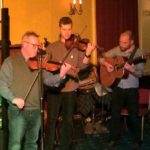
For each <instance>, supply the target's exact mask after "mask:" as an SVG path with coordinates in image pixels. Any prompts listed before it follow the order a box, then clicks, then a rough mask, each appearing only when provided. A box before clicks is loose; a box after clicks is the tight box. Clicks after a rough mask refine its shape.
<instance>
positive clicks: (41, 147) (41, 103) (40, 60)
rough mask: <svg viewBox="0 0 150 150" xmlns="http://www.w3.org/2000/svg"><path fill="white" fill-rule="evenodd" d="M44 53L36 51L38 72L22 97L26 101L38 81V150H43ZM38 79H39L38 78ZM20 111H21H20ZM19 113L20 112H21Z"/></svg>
mask: <svg viewBox="0 0 150 150" xmlns="http://www.w3.org/2000/svg"><path fill="white" fill-rule="evenodd" d="M44 54H45V53H43V51H41V50H40V49H39V50H38V62H37V63H38V72H37V74H36V76H35V78H34V80H33V82H32V83H31V86H30V87H29V89H28V91H27V94H26V95H25V97H24V100H25V101H26V99H27V97H28V96H29V94H30V92H31V90H32V88H33V86H34V84H35V82H36V81H37V79H38V82H39V83H40V84H39V85H40V86H39V95H40V99H39V100H40V113H41V130H40V150H44V123H43V122H44V109H43V80H42V56H43V55H44ZM38 77H39V78H38ZM21 111H22V110H21ZM21 111H20V112H21Z"/></svg>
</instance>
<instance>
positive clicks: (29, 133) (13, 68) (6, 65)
mask: <svg viewBox="0 0 150 150" xmlns="http://www.w3.org/2000/svg"><path fill="white" fill-rule="evenodd" d="M38 47H39V36H38V35H37V34H36V33H35V32H31V31H29V32H26V33H25V34H24V35H23V36H22V46H21V52H19V53H17V54H16V55H15V56H9V57H8V58H6V59H5V61H4V62H3V64H2V67H1V70H0V95H1V96H3V97H4V98H5V99H6V100H7V102H8V103H9V107H8V120H9V144H8V150H20V149H24V150H37V140H38V137H39V130H40V126H41V110H40V93H39V88H40V82H39V79H38V77H39V72H38V70H37V69H36V70H35V71H31V68H30V67H31V66H28V62H29V59H30V58H32V57H35V56H37V51H38ZM69 68H70V65H68V64H66V65H62V67H61V71H60V74H59V76H60V78H63V77H64V76H65V74H66V72H67V71H68V70H69ZM57 78H58V77H57V76H52V79H55V80H57ZM34 81H35V82H34ZM59 81H61V80H59ZM32 83H34V84H33V85H32ZM49 84H51V85H53V83H52V82H49ZM31 86H32V88H31V89H30V87H31ZM29 89H30V90H29ZM23 139H24V140H23Z"/></svg>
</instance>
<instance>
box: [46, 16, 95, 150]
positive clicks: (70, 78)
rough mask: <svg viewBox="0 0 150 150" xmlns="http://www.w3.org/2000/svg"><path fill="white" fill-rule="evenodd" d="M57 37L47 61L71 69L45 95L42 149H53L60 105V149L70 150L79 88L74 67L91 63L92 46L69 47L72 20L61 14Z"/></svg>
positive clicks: (51, 45)
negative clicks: (67, 45) (84, 47)
mask: <svg viewBox="0 0 150 150" xmlns="http://www.w3.org/2000/svg"><path fill="white" fill-rule="evenodd" d="M59 31H60V38H59V40H58V41H56V42H54V43H52V44H50V45H49V46H48V48H47V54H48V56H49V57H48V60H53V61H57V62H60V63H67V64H70V65H71V69H70V70H69V72H68V73H67V75H66V77H65V81H64V83H63V86H62V88H61V89H60V90H59V91H57V92H54V91H50V92H49V93H47V94H48V112H47V127H46V130H45V150H53V145H54V140H55V127H56V121H57V117H58V114H59V111H60V108H61V114H62V119H63V122H62V132H61V142H60V144H61V145H60V146H61V147H60V149H61V150H70V146H71V137H72V128H73V120H72V117H73V113H74V107H75V101H76V89H77V87H78V81H77V71H76V68H84V67H86V66H87V65H88V63H89V62H90V56H91V53H92V51H93V49H94V48H95V46H94V45H92V44H90V43H88V44H87V48H86V50H85V51H79V50H78V48H77V47H74V46H71V48H70V49H69V50H68V49H67V48H66V46H65V42H66V40H67V39H69V38H70V36H71V35H72V20H71V19H70V18H69V17H62V18H61V19H60V20H59Z"/></svg>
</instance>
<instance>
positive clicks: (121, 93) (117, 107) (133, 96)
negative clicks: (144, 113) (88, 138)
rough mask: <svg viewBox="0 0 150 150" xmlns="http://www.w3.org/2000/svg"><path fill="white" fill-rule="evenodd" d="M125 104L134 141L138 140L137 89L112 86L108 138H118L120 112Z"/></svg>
mask: <svg viewBox="0 0 150 150" xmlns="http://www.w3.org/2000/svg"><path fill="white" fill-rule="evenodd" d="M124 104H125V105H126V106H127V108H128V112H129V119H130V129H131V131H132V133H133V137H134V142H136V143H137V142H138V143H139V142H140V126H139V116H138V110H139V105H138V89H136V88H130V89H121V88H119V87H116V88H114V90H113V93H112V105H111V109H112V122H111V126H110V140H112V141H116V140H118V138H119V135H120V130H121V122H120V121H121V116H120V112H121V109H122V106H123V105H124Z"/></svg>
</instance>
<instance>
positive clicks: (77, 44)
mask: <svg viewBox="0 0 150 150" xmlns="http://www.w3.org/2000/svg"><path fill="white" fill-rule="evenodd" d="M89 42H90V41H89V39H86V38H84V39H81V37H80V36H79V35H78V34H77V35H76V34H72V35H71V36H70V38H69V39H67V40H66V41H65V46H66V48H67V49H68V50H70V49H72V48H77V49H78V50H85V49H86V48H87V44H88V43H89Z"/></svg>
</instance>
